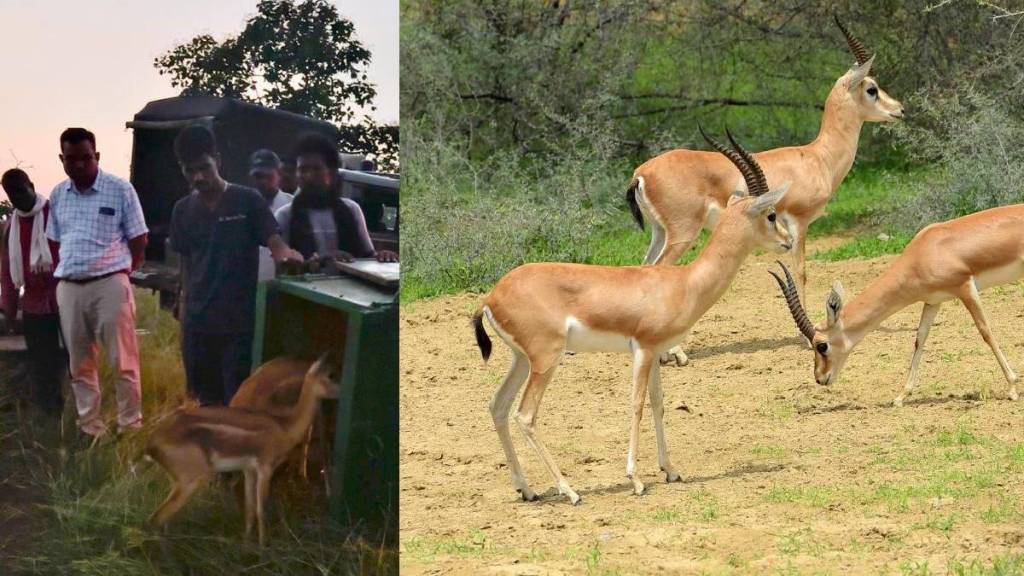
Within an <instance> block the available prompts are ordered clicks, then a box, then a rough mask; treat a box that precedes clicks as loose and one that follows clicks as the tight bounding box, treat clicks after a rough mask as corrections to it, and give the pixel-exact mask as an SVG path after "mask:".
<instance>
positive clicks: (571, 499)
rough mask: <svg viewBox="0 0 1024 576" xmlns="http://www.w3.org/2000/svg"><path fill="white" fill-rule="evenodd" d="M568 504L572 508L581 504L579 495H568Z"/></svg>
mask: <svg viewBox="0 0 1024 576" xmlns="http://www.w3.org/2000/svg"><path fill="white" fill-rule="evenodd" d="M569 504H572V505H573V506H579V505H580V504H583V498H580V495H579V494H577V493H575V492H573V493H572V494H570V495H569Z"/></svg>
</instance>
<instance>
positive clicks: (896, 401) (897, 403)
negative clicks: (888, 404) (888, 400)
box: [892, 396, 903, 408]
mask: <svg viewBox="0 0 1024 576" xmlns="http://www.w3.org/2000/svg"><path fill="white" fill-rule="evenodd" d="M892 407H893V408H903V397H902V396H897V397H896V398H895V399H894V400H893V401H892Z"/></svg>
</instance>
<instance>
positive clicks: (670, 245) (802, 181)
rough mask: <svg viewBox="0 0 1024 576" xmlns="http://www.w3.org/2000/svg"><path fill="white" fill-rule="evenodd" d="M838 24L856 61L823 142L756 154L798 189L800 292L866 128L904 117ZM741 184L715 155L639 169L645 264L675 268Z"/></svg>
mask: <svg viewBox="0 0 1024 576" xmlns="http://www.w3.org/2000/svg"><path fill="white" fill-rule="evenodd" d="M836 24H837V25H838V26H839V28H840V30H842V32H843V34H844V35H845V36H846V40H847V43H848V44H849V46H850V50H851V51H852V52H853V54H854V56H855V57H856V59H857V63H856V65H855V66H854V67H853V68H851V69H850V70H849V71H848V72H846V74H843V75H842V76H841V77H840V78H839V79H838V80H836V83H835V85H834V86H833V87H832V90H831V92H830V93H829V95H828V99H827V100H826V101H825V112H824V114H823V115H822V118H821V128H820V129H819V131H818V137H817V138H815V139H814V141H813V142H811V143H810V144H806V145H803V146H792V147H787V148H776V149H774V150H766V151H764V152H759V153H757V154H754V157H755V158H756V159H757V161H758V162H759V163H760V164H761V165H762V166H763V167H764V172H765V176H766V177H767V179H768V182H769V183H775V182H783V181H787V182H791V183H792V191H791V192H790V193H789V194H787V195H786V198H785V199H784V200H783V201H782V202H780V203H779V205H778V207H777V211H778V214H779V218H780V220H782V222H783V224H784V225H785V226H786V228H787V230H788V231H789V234H790V236H792V237H793V242H794V258H795V262H796V275H797V278H798V280H799V290H800V294H801V295H802V294H803V293H804V287H805V285H806V283H807V274H806V271H805V268H804V260H805V256H806V254H805V245H806V241H807V227H808V226H810V224H811V222H813V221H814V220H816V219H817V218H818V217H819V216H821V215H822V213H823V212H824V210H825V205H826V204H828V201H829V199H831V198H832V195H833V194H834V193H835V191H836V188H838V187H839V184H840V183H841V182H842V181H843V178H845V177H846V173H847V172H849V170H850V167H851V166H852V165H853V159H854V157H855V156H856V154H857V143H858V140H859V139H860V130H861V126H862V125H863V124H864V122H891V121H894V120H896V119H898V118H902V117H903V105H902V104H900V102H899V101H897V100H895V99H893V98H892V97H890V96H889V95H888V94H886V93H885V92H884V91H883V90H882V89H881V88H879V86H878V82H877V81H875V79H874V78H872V77H871V76H869V75H868V74H869V73H870V72H871V64H872V62H873V61H874V56H872V55H870V54H869V53H868V51H867V49H866V48H865V47H864V45H863V44H862V43H861V42H860V41H859V40H858V39H857V38H855V37H854V36H853V35H852V34H850V33H849V31H847V29H846V28H845V27H844V26H843V24H842V23H841V22H840V21H839V18H838V17H836ZM736 183H737V180H736V178H735V176H734V175H733V172H732V167H731V166H729V163H728V162H726V161H725V160H724V159H723V158H721V157H720V156H719V155H718V154H714V153H711V152H703V151H697V150H683V149H680V150H672V151H670V152H665V153H664V154H661V155H659V156H656V157H655V158H652V159H650V160H648V161H647V162H645V163H644V164H642V165H640V166H639V167H638V168H637V169H636V170H635V171H634V172H633V180H632V181H631V182H630V184H629V187H628V189H627V191H626V200H627V201H628V202H629V204H630V208H631V210H632V212H633V216H634V218H636V221H637V223H638V224H639V225H640V227H641V228H643V225H644V217H645V216H646V218H647V220H649V221H650V223H651V244H650V247H649V248H648V250H647V255H646V257H645V258H644V264H674V263H675V262H676V261H677V260H678V259H679V257H680V256H682V255H683V253H684V252H686V250H687V249H688V248H689V247H690V245H691V244H692V243H693V241H694V240H696V239H697V235H698V234H699V233H700V231H701V228H705V227H706V228H707V229H708V230H711V229H712V228H714V226H715V224H716V222H717V221H718V220H719V219H720V215H721V213H722V210H723V209H725V206H726V203H727V202H728V200H729V197H730V195H731V194H732V193H733V189H734V186H737V184H736ZM673 359H674V360H675V362H676V364H677V365H680V366H682V365H683V364H685V363H686V361H687V358H686V355H685V354H684V353H683V351H682V350H681V349H680V348H678V347H677V348H673V349H672V350H671V351H670V352H669V353H668V354H666V355H665V357H663V358H662V361H663V363H669V362H671V361H672V360H673Z"/></svg>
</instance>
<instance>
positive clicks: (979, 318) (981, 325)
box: [960, 281, 1018, 400]
mask: <svg viewBox="0 0 1024 576" xmlns="http://www.w3.org/2000/svg"><path fill="white" fill-rule="evenodd" d="M966 292H967V293H966V294H965V295H963V296H961V297H960V301H961V302H963V303H964V306H966V307H967V310H968V311H969V312H970V313H971V317H972V318H974V324H975V325H976V326H977V327H978V332H980V333H981V337H982V339H983V340H985V343H986V344H988V345H989V348H991V349H992V353H993V354H995V355H996V360H998V361H999V367H1000V368H1002V369H1003V375H1004V376H1006V381H1007V382H1008V383H1009V384H1010V400H1016V399H1017V398H1018V395H1017V374H1015V373H1014V371H1013V368H1010V364H1009V363H1008V362H1007V361H1006V357H1005V356H1003V351H1002V350H1000V349H999V344H996V340H995V338H993V337H992V332H990V331H989V329H988V321H987V320H986V319H985V310H984V309H982V307H981V297H980V296H979V295H978V288H977V287H976V286H975V285H974V282H973V281H972V282H970V286H969V287H968V289H967V290H966Z"/></svg>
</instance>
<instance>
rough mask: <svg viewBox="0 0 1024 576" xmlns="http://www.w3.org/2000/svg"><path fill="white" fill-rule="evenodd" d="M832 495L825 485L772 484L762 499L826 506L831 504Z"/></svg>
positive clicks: (772, 501) (815, 506)
mask: <svg viewBox="0 0 1024 576" xmlns="http://www.w3.org/2000/svg"><path fill="white" fill-rule="evenodd" d="M831 495H832V491H831V489H829V488H827V487H824V486H772V487H771V488H770V489H769V490H768V492H766V493H765V494H764V496H762V497H761V499H762V500H764V501H765V502H771V503H776V504H777V503H786V504H803V505H805V506H811V507H814V508H824V507H825V506H827V505H828V504H829V498H830V496H831Z"/></svg>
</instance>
